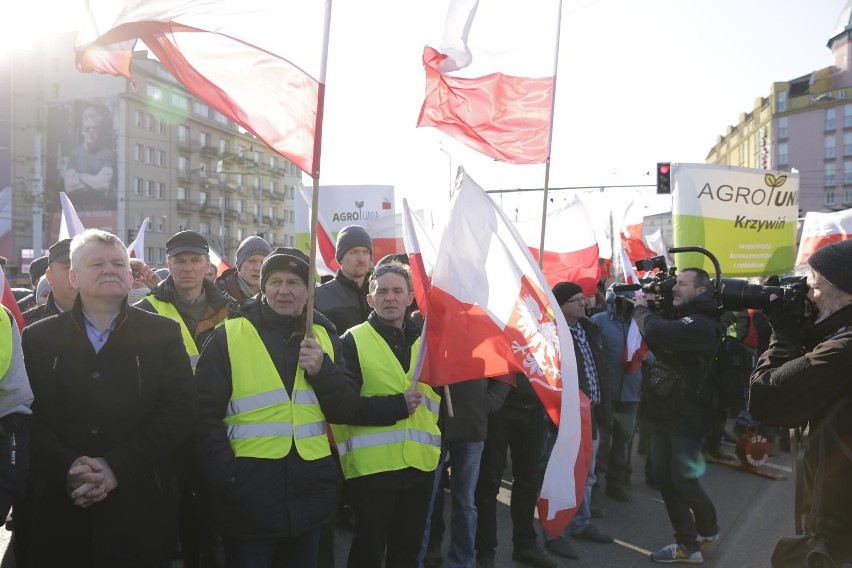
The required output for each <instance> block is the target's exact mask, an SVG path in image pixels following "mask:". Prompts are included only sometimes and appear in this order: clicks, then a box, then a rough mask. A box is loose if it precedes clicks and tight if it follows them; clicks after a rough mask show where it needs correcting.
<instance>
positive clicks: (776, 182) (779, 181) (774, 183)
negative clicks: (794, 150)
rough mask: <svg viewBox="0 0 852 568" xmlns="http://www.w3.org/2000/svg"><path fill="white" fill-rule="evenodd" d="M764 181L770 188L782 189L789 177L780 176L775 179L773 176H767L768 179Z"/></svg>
mask: <svg viewBox="0 0 852 568" xmlns="http://www.w3.org/2000/svg"><path fill="white" fill-rule="evenodd" d="M763 181H764V182H766V185H768V186H769V187H781V186H782V185H784V182H786V181H787V176H778V177H775V176H774V175H772V174H766V177H765V178H763Z"/></svg>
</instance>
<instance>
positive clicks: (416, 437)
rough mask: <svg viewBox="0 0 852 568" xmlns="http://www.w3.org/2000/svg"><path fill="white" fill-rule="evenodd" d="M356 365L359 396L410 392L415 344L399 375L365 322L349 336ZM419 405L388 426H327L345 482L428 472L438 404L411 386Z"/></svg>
mask: <svg viewBox="0 0 852 568" xmlns="http://www.w3.org/2000/svg"><path fill="white" fill-rule="evenodd" d="M349 333H351V334H352V338H353V339H354V340H355V346H356V348H357V349H358V360H359V362H360V365H361V376H362V377H363V378H364V381H363V384H362V386H361V396H364V397H368V396H387V395H393V394H400V393H403V392H405V391H407V390H409V389H410V388H411V385H412V373H413V372H414V362H415V361H416V360H417V352H418V350H419V348H420V339H418V340H417V341H416V342H415V343H414V345H412V346H411V365H410V368H409V370H408V372H404V371H403V370H402V365H400V363H399V361H398V360H397V358H396V356H394V354H393V352H392V351H391V350H390V348H389V347H388V345H387V342H385V340H384V339H383V338H382V336H380V335H379V334H378V332H377V331H376V330H375V329H374V328H373V326H372V325H370V323H369V322H365V323H363V324H361V325H358V326H355V327H353V328H352V329H350V330H349ZM417 390H419V391H420V392H421V393H423V398H422V402H421V404H420V405H418V407H417V409H416V410H415V411H414V413H412V414H411V416H409V417H408V418H407V419H403V420H399V421H397V422H396V423H395V424H393V425H391V426H353V425H337V424H332V426H331V428H332V430H333V431H334V439H335V441H336V442H337V451H338V453H339V455H340V465H341V467H342V468H343V475H344V476H345V477H346V479H352V478H354V477H360V476H362V475H370V474H373V473H379V472H383V471H395V470H400V469H405V468H407V467H413V468H416V469H419V470H422V471H432V470H434V469H435V468H436V467H437V465H438V458H439V456H440V451H441V433H440V431H439V430H438V410H439V407H440V402H441V401H440V398H438V395H436V394H435V392H434V391H433V390H432V389H431V388H430V387H429V386H428V385H424V384H421V383H419V382H418V383H417Z"/></svg>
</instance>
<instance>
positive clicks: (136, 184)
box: [133, 178, 142, 195]
mask: <svg viewBox="0 0 852 568" xmlns="http://www.w3.org/2000/svg"><path fill="white" fill-rule="evenodd" d="M133 193H134V194H136V195H142V179H141V178H133Z"/></svg>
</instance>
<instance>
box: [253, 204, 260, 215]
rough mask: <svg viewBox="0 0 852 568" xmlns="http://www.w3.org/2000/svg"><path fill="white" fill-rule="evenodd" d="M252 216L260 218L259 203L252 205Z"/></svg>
mask: <svg viewBox="0 0 852 568" xmlns="http://www.w3.org/2000/svg"><path fill="white" fill-rule="evenodd" d="M254 215H255V217H260V203H255V204H254Z"/></svg>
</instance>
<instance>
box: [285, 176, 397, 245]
mask: <svg viewBox="0 0 852 568" xmlns="http://www.w3.org/2000/svg"><path fill="white" fill-rule="evenodd" d="M304 190H305V191H304V198H303V197H302V195H301V192H299V191H297V192H296V223H295V224H296V247H297V248H299V249H301V250H304V251H305V252H307V251H308V249H309V248H310V247H309V244H308V243H309V242H310V235H311V219H310V215H309V211H310V203H309V202H308V201H306V200H309V199H311V195H312V193H313V191H312V188H311V186H309V185H308V186H305V188H304ZM395 212H396V211H395V210H394V187H393V186H392V185H323V186H320V189H319V221H320V223H322V224H323V225H324V226H325V228H326V230H327V231H328V232H329V233H331V236H332V237H335V236H336V235H337V233H338V232H340V229H342V228H343V227H346V226H347V225H361V226H362V227H364V228H366V229H367V230H368V231H370V227H371V225H372V224H373V223H374V222H375V220H376V219H378V218H380V217H385V216H388V215H390V216H393V215H394V213H395ZM371 236H373V237H374V238H375V237H376V235H374V234H373V233H372V232H371Z"/></svg>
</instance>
